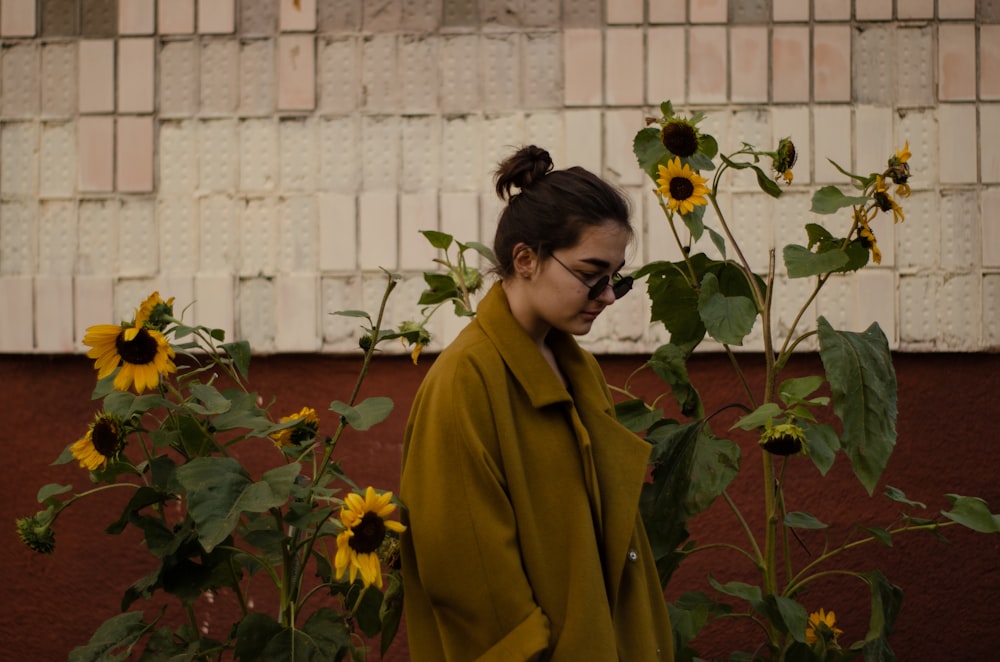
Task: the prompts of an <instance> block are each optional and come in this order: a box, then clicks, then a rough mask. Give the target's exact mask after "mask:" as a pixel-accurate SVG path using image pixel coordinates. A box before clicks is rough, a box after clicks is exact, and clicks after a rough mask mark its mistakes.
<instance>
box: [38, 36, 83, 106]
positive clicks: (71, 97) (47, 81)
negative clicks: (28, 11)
mask: <svg viewBox="0 0 1000 662" xmlns="http://www.w3.org/2000/svg"><path fill="white" fill-rule="evenodd" d="M76 54H77V45H76V44H75V43H68V42H67V43H60V42H55V43H47V44H43V45H42V115H43V116H48V117H71V116H72V115H74V114H75V113H76V100H77V92H76V77H77V63H76Z"/></svg>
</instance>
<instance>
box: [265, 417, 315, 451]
mask: <svg viewBox="0 0 1000 662" xmlns="http://www.w3.org/2000/svg"><path fill="white" fill-rule="evenodd" d="M289 421H298V422H297V423H296V424H295V425H293V426H291V427H288V428H284V429H282V430H278V431H277V432H275V433H274V434H272V435H271V439H273V440H274V445H275V446H277V447H279V448H281V447H282V446H301V445H302V444H303V443H306V442H309V441H312V440H313V439H315V438H316V433H317V432H318V431H319V416H317V415H316V410H315V409H313V408H312V407H303V408H302V409H301V410H299V413H297V414H292V415H291V416H282V417H281V422H282V423H288V422H289Z"/></svg>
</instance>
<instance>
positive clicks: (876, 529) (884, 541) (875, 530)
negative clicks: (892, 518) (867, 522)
mask: <svg viewBox="0 0 1000 662" xmlns="http://www.w3.org/2000/svg"><path fill="white" fill-rule="evenodd" d="M861 529H862V530H863V531H867V532H868V533H870V534H871V535H872V537H873V538H875V541H876V542H878V543H879V544H881V545H884V546H886V547H892V534H891V533H889V531H887V530H886V529H884V528H882V527H881V526H863V527H861Z"/></svg>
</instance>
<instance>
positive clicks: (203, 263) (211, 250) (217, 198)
mask: <svg viewBox="0 0 1000 662" xmlns="http://www.w3.org/2000/svg"><path fill="white" fill-rule="evenodd" d="M198 217H199V219H200V223H199V224H198V244H199V245H198V256H199V258H200V259H199V261H198V273H199V274H208V275H223V274H231V273H235V272H236V270H237V269H238V268H239V266H240V261H239V249H240V237H239V216H238V210H237V207H236V202H235V201H234V200H233V198H232V197H231V196H230V195H229V194H226V193H216V194H214V195H206V196H204V197H202V198H199V199H198Z"/></svg>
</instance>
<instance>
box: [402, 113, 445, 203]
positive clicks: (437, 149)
mask: <svg viewBox="0 0 1000 662" xmlns="http://www.w3.org/2000/svg"><path fill="white" fill-rule="evenodd" d="M401 133H402V148H401V149H402V172H403V176H402V180H401V185H402V190H404V191H436V190H437V188H438V187H439V185H440V182H441V120H440V118H438V117H436V116H427V115H418V116H413V117H404V118H403V119H402V131H401Z"/></svg>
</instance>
